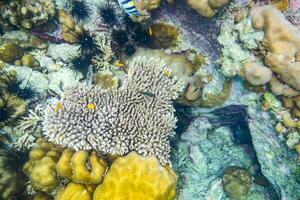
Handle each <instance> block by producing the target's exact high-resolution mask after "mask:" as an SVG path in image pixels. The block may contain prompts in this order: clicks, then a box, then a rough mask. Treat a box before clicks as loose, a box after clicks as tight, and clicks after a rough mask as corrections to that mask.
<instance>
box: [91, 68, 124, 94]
mask: <svg viewBox="0 0 300 200" xmlns="http://www.w3.org/2000/svg"><path fill="white" fill-rule="evenodd" d="M118 81H119V80H118V78H117V77H116V76H114V75H113V74H112V73H111V72H110V71H101V72H97V73H95V74H94V77H93V83H94V84H95V85H99V86H100V87H101V88H103V89H104V90H107V89H117V88H118V85H119V84H118Z"/></svg>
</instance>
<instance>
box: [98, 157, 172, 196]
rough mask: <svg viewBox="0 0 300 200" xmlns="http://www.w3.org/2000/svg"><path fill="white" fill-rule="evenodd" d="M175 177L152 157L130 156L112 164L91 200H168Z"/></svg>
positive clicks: (120, 158) (167, 168)
mask: <svg viewBox="0 0 300 200" xmlns="http://www.w3.org/2000/svg"><path fill="white" fill-rule="evenodd" d="M176 182H177V176H176V174H175V173H174V172H173V170H172V169H171V168H170V167H168V166H166V167H162V166H160V165H159V162H158V160H157V159H156V158H155V157H154V156H151V157H143V156H140V155H138V154H137V153H135V152H131V153H130V154H128V155H127V156H125V157H119V158H117V159H116V161H115V162H114V163H113V164H112V166H111V168H110V170H109V172H108V173H107V175H106V176H105V178H104V181H103V183H102V184H101V185H99V186H98V187H97V188H96V190H95V193H94V196H93V200H120V199H126V200H137V199H139V200H141V199H143V200H172V199H174V198H175V194H176Z"/></svg>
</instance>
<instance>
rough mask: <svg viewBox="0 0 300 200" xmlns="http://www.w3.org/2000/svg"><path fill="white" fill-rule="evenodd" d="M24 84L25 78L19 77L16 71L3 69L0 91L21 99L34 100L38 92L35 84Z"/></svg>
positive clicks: (0, 78)
mask: <svg viewBox="0 0 300 200" xmlns="http://www.w3.org/2000/svg"><path fill="white" fill-rule="evenodd" d="M22 85H23V80H21V79H19V78H18V77H17V75H16V73H15V71H12V72H6V71H2V72H0V93H1V94H2V95H3V94H7V95H11V96H13V97H16V98H18V99H20V100H24V101H32V100H33V99H34V98H35V97H36V96H37V92H36V90H35V89H34V87H33V86H31V85H29V84H28V83H27V84H26V85H25V86H22Z"/></svg>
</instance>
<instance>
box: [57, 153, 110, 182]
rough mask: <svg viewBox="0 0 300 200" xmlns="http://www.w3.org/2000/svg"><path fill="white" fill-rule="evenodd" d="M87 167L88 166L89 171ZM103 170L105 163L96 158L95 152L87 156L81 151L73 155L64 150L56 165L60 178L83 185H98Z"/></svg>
mask: <svg viewBox="0 0 300 200" xmlns="http://www.w3.org/2000/svg"><path fill="white" fill-rule="evenodd" d="M87 160H88V162H87ZM87 166H90V167H89V168H90V170H89V169H88V168H87ZM105 170H106V163H105V162H104V161H103V160H101V159H100V158H98V157H97V155H96V153H95V152H92V153H91V154H90V155H89V153H88V152H87V151H83V150H81V151H78V152H75V153H74V151H72V150H70V149H65V150H64V151H63V153H62V155H61V157H60V159H59V161H58V163H57V165H56V171H57V174H58V175H59V176H60V177H63V178H66V179H69V180H72V181H74V182H77V183H84V184H99V183H100V182H101V181H102V179H103V174H104V172H105Z"/></svg>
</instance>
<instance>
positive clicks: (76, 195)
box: [55, 182, 92, 200]
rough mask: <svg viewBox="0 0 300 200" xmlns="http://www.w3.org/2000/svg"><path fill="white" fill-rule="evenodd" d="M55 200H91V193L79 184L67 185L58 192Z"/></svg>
mask: <svg viewBox="0 0 300 200" xmlns="http://www.w3.org/2000/svg"><path fill="white" fill-rule="evenodd" d="M55 199H56V200H91V199H92V195H91V191H90V190H89V189H88V187H87V186H85V185H82V184H79V183H73V182H71V183H69V184H68V185H67V187H66V188H64V189H63V190H61V191H59V192H58V193H57V195H56V197H55Z"/></svg>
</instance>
